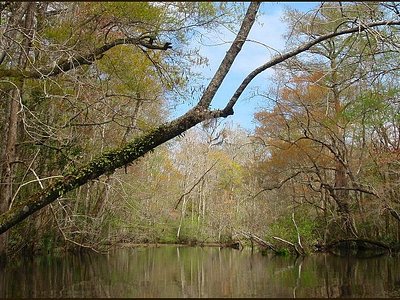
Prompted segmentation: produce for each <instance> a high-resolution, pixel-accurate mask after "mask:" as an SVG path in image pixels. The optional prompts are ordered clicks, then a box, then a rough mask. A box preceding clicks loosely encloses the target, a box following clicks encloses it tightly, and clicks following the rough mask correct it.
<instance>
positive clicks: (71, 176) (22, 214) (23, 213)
mask: <svg viewBox="0 0 400 300" xmlns="http://www.w3.org/2000/svg"><path fill="white" fill-rule="evenodd" d="M259 6H260V3H259V2H252V3H251V4H250V5H249V8H248V10H247V13H246V15H245V17H244V20H243V22H242V25H241V28H240V31H239V33H238V35H237V37H236V38H235V40H234V42H233V43H232V45H231V47H230V48H229V50H228V52H227V53H226V55H225V58H224V59H223V61H222V63H221V65H220V66H219V68H218V70H217V72H216V73H215V75H214V77H213V79H212V80H211V82H210V84H209V85H208V87H207V89H206V90H205V92H204V93H203V95H202V97H201V99H200V101H199V103H198V104H197V105H196V107H195V108H193V109H191V110H190V111H188V112H187V113H186V114H184V115H183V116H181V117H179V118H177V119H176V120H174V121H171V122H169V123H167V124H164V125H161V126H159V127H157V128H155V129H153V130H150V131H149V132H147V133H145V134H143V135H141V136H139V137H137V138H135V139H133V140H132V141H131V142H130V143H128V144H126V145H125V146H124V147H122V148H119V149H115V150H112V151H109V152H107V153H104V154H103V155H101V156H100V157H98V158H97V159H94V160H92V161H91V162H89V163H88V164H86V165H84V166H82V167H80V168H78V169H76V170H73V171H71V172H68V173H66V174H64V178H63V179H61V180H59V181H56V182H55V183H53V184H52V185H50V186H48V187H47V188H46V189H44V190H43V191H41V192H39V193H37V194H35V195H33V196H31V197H30V198H29V199H27V200H25V201H22V202H21V204H19V205H16V206H14V207H12V208H11V209H10V210H9V211H7V212H6V213H3V214H2V215H0V234H1V233H4V232H6V231H7V230H8V229H10V228H11V227H12V226H14V225H15V224H17V223H19V222H21V221H22V220H24V219H25V218H27V217H28V216H30V215H31V214H33V213H34V212H36V211H38V210H40V209H41V208H43V207H45V206H46V205H48V204H50V203H52V202H53V201H55V200H57V199H58V198H59V197H60V196H62V195H64V194H65V193H67V192H69V191H72V190H74V189H75V188H77V187H79V186H81V185H83V184H85V183H86V182H88V181H90V180H93V179H96V178H98V177H99V176H101V175H103V174H108V173H112V172H114V170H115V169H117V168H120V167H123V166H126V165H128V164H130V163H132V162H133V161H135V160H136V159H138V158H140V157H141V156H143V155H144V154H146V153H147V152H149V151H151V150H153V149H154V148H155V147H157V146H159V145H161V144H163V143H165V142H166V141H168V140H171V139H173V138H174V137H176V136H178V135H180V134H182V133H183V132H185V131H186V130H188V129H189V128H191V127H193V126H195V125H196V124H199V123H200V122H202V121H204V120H207V119H210V118H218V117H227V116H229V115H232V114H233V107H234V105H235V104H236V102H237V100H238V99H239V97H240V95H241V94H242V93H243V91H244V90H245V88H246V87H247V86H248V84H249V83H250V82H251V81H252V80H253V79H254V78H255V77H256V76H257V75H258V74H260V73H262V72H263V71H265V70H267V69H268V68H270V67H273V66H275V65H277V64H279V63H281V62H283V61H285V60H287V59H289V58H291V57H294V56H296V55H297V54H299V53H302V52H304V51H307V50H308V49H310V48H311V47H312V46H314V45H316V44H318V43H320V42H322V41H324V40H327V39H330V38H332V37H335V36H340V35H344V34H349V33H355V32H361V31H365V30H367V29H368V28H371V27H377V26H388V25H400V21H380V22H373V23H370V24H360V26H357V27H354V28H348V29H344V30H342V31H335V32H332V33H329V34H326V35H322V36H319V37H317V38H315V39H313V40H311V41H309V42H306V43H304V44H303V45H301V46H300V47H298V48H296V49H294V50H292V51H289V52H287V53H285V54H282V55H279V56H277V57H275V58H273V59H271V60H270V61H269V62H267V63H265V64H263V65H262V66H260V67H258V68H256V69H255V70H254V71H252V72H251V73H250V74H249V75H248V76H247V77H246V78H245V79H244V80H243V82H242V83H241V84H240V86H239V87H238V89H237V90H236V91H235V93H234V95H233V96H232V98H231V99H230V100H229V101H228V102H227V105H226V106H225V108H224V109H222V110H214V111H211V110H210V109H209V106H210V103H211V101H212V100H213V98H214V96H215V94H216V92H217V90H218V89H219V87H220V85H221V84H222V82H223V80H224V78H225V76H226V75H227V73H228V71H229V69H230V67H231V66H232V64H233V62H234V60H235V58H236V56H237V55H238V53H239V52H240V50H241V48H242V46H243V45H244V43H245V41H246V39H247V36H248V34H249V31H250V29H251V27H252V25H253V24H254V21H255V16H256V14H257V11H258V8H259ZM100 50H101V51H103V50H104V49H100ZM104 51H107V49H106V50H104ZM88 58H89V60H88V61H90V60H91V59H93V57H91V56H90V57H88ZM82 63H83V61H82ZM66 64H68V66H67V65H66V66H67V67H71V68H75V67H76V65H75V64H74V63H73V62H72V64H71V63H70V62H66ZM3 71H4V70H1V72H3ZM63 71H67V70H64V69H63ZM4 72H5V71H4ZM3 76H10V77H13V76H16V77H18V76H21V73H19V75H18V74H17V75H13V74H11V73H10V74H6V75H4V74H3ZM23 76H25V75H23ZM0 77H1V74H0Z"/></svg>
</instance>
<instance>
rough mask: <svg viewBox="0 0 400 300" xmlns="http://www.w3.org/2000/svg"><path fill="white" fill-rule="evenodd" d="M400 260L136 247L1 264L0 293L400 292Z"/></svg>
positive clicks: (270, 294)
mask: <svg viewBox="0 0 400 300" xmlns="http://www.w3.org/2000/svg"><path fill="white" fill-rule="evenodd" d="M399 270H400V258H399V257H389V256H383V257H377V258H370V259H356V258H353V257H333V256H328V255H322V254H319V255H313V256H311V257H306V258H304V259H294V258H290V257H276V256H262V255H260V254H258V253H255V254H251V252H250V251H246V250H245V251H237V250H232V249H219V248H200V247H199V248H184V247H183V248H177V247H160V248H136V249H121V250H117V251H115V252H113V253H110V254H109V255H95V254H85V255H63V256H46V257H37V258H35V259H33V260H24V261H19V262H18V263H15V264H14V265H8V266H7V267H6V268H5V269H3V270H0V297H14V298H15V297H26V298H32V297H185V298H186V297H285V298H292V297H399V296H400V272H399Z"/></svg>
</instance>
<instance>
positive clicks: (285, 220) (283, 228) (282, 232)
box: [267, 209, 319, 252]
mask: <svg viewBox="0 0 400 300" xmlns="http://www.w3.org/2000/svg"><path fill="white" fill-rule="evenodd" d="M295 221H296V224H297V227H298V230H299V234H300V239H301V243H302V245H303V247H307V248H311V246H313V245H314V244H316V243H317V241H318V238H319V237H318V232H317V229H318V227H319V224H318V223H317V221H316V220H315V219H314V218H313V216H312V215H311V214H310V213H309V212H307V210H306V209H302V210H301V212H297V213H296V214H295ZM273 236H276V237H279V238H282V239H285V240H287V241H289V242H292V243H296V242H297V231H296V227H295V226H294V224H293V221H292V215H291V214H290V213H285V214H284V215H282V216H281V217H280V218H278V219H277V220H276V221H275V222H274V223H273V224H272V225H271V226H270V227H269V228H268V233H267V237H268V240H270V241H271V242H272V243H276V240H275V239H272V237H273ZM286 250H287V249H286ZM282 251H284V252H285V250H284V249H283V250H282Z"/></svg>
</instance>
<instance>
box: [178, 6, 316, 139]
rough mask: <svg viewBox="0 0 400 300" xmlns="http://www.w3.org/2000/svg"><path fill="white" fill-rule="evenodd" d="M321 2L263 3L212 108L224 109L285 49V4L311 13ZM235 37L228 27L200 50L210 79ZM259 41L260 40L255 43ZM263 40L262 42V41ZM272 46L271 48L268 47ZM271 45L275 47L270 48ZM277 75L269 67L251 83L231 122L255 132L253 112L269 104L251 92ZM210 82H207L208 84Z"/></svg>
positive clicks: (180, 111) (183, 108) (181, 109)
mask: <svg viewBox="0 0 400 300" xmlns="http://www.w3.org/2000/svg"><path fill="white" fill-rule="evenodd" d="M318 3H319V2H263V3H262V5H261V8H260V12H261V14H260V16H259V17H258V21H257V22H256V23H255V24H254V26H253V28H252V30H251V32H250V35H249V41H248V42H246V44H245V45H244V46H243V48H242V51H241V52H240V53H239V55H238V57H237V59H236V61H235V62H234V64H233V66H232V68H231V70H230V72H229V74H228V76H227V77H226V78H225V80H224V82H223V83H222V86H221V87H220V89H219V91H218V93H217V94H216V96H215V98H214V100H213V104H212V108H223V107H224V106H225V104H226V102H227V101H228V100H229V99H230V97H231V96H232V94H233V93H234V92H235V90H236V88H237V87H238V86H239V84H240V83H241V82H242V80H243V79H244V78H245V77H246V76H247V75H248V74H249V73H250V72H251V71H252V70H254V69H255V68H257V67H258V66H260V65H261V64H263V63H265V62H267V61H268V60H269V59H270V58H271V57H272V56H273V55H274V54H276V53H277V52H276V51H274V50H272V49H276V50H278V51H282V50H284V45H285V41H284V38H283V34H284V33H285V32H286V29H287V27H286V24H285V23H284V22H283V21H282V16H283V12H284V8H285V6H288V7H293V8H296V9H298V10H300V11H304V12H307V11H309V10H311V9H313V8H315V7H317V5H318ZM233 38H234V34H232V33H230V32H229V31H227V30H224V31H223V32H222V34H221V35H219V36H214V37H211V38H210V40H209V41H205V42H206V43H207V44H208V45H212V44H213V45H215V46H200V53H201V54H202V55H203V56H205V57H207V58H208V60H209V65H208V66H204V67H203V68H200V69H199V71H200V72H201V73H202V74H203V76H205V77H208V78H210V77H211V76H212V75H213V74H214V72H215V70H216V69H217V68H218V66H219V64H220V62H221V61H222V59H223V56H224V55H225V52H226V51H227V49H228V48H229V46H230V44H229V42H231V41H232V40H233ZM255 41H256V42H255ZM260 43H261V44H260ZM267 46H268V47H267ZM269 47H271V48H272V49H271V48H269ZM272 74H273V71H272V70H267V71H265V72H264V73H262V74H260V75H258V77H256V78H255V79H254V80H253V81H252V83H251V84H250V85H249V86H248V88H247V90H246V91H245V93H244V94H243V95H242V96H241V98H240V99H239V101H238V103H237V104H236V106H235V109H234V111H235V114H234V115H233V116H230V117H228V118H227V119H226V121H227V122H233V123H236V124H239V125H240V126H241V127H243V128H245V129H247V130H249V131H252V130H253V129H254V127H255V124H254V122H253V115H254V113H255V112H256V111H257V110H258V109H259V108H260V107H267V105H268V103H267V102H266V100H265V99H263V98H261V97H250V95H251V91H252V90H254V89H255V88H258V87H259V88H260V89H263V90H266V89H267V88H268V86H269V85H270V80H269V78H270V77H271V75H272ZM207 83H208V81H207V82H205V85H207ZM196 100H197V99H192V101H190V102H185V103H183V104H180V105H178V106H177V107H176V108H175V109H174V110H173V111H172V116H171V117H177V116H179V115H182V114H183V113H185V112H186V111H187V110H188V108H189V107H190V106H191V105H194V104H195V102H196Z"/></svg>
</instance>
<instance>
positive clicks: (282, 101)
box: [0, 2, 400, 256]
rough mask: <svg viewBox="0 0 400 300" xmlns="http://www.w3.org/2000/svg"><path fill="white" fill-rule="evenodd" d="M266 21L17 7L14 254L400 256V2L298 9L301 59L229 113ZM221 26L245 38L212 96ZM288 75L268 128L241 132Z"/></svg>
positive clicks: (1, 65) (10, 21) (2, 189)
mask: <svg viewBox="0 0 400 300" xmlns="http://www.w3.org/2000/svg"><path fill="white" fill-rule="evenodd" d="M261 5H262V4H261ZM259 6H260V3H235V2H234V3H216V2H215V3H213V2H154V3H152V2H126V3H124V2H108V3H106V2H76V3H74V2H62V3H57V2H15V3H14V2H1V3H0V17H1V25H0V26H1V27H0V30H1V38H0V97H1V101H0V134H1V140H2V143H1V144H0V148H1V149H0V151H1V153H0V155H1V156H0V157H1V158H0V176H1V185H0V213H1V215H0V231H1V232H2V234H1V235H0V252H1V253H2V254H3V255H5V254H6V255H8V256H15V255H19V254H21V253H36V252H49V251H53V250H55V249H60V248H63V249H78V248H88V249H92V250H94V251H106V250H107V249H109V247H113V246H115V245H120V244H121V243H188V244H206V243H209V242H214V243H232V242H236V241H240V242H241V243H244V244H245V243H246V241H251V242H254V241H257V240H255V239H257V238H259V239H261V240H262V243H264V244H265V245H267V246H271V248H273V249H274V250H276V249H278V248H280V249H283V248H287V249H288V250H290V251H292V250H293V249H295V250H296V251H298V252H301V253H309V252H311V251H313V250H315V249H317V248H318V249H322V248H324V247H326V246H327V245H329V244H331V243H334V242H336V241H340V240H354V241H370V242H372V243H376V245H379V246H382V247H390V248H395V247H396V245H398V244H399V243H400V148H399V147H400V102H399V99H400V98H399V92H400V90H399V88H400V86H399V82H400V81H399V75H400V74H399V57H400V55H399V51H400V50H399V49H400V48H399V46H400V35H399V25H400V12H399V10H400V5H399V4H398V3H392V2H360V3H359V2H351V3H343V2H323V3H321V4H320V5H318V6H316V7H315V9H314V10H312V11H309V12H307V13H304V12H299V11H296V10H293V9H287V10H286V13H285V19H284V20H283V21H282V22H286V24H287V25H288V28H289V30H288V32H287V35H286V37H285V38H286V39H287V43H286V50H285V51H286V52H282V53H277V54H276V55H275V56H274V57H273V58H272V59H271V60H270V61H267V59H266V63H265V64H264V65H261V66H260V67H259V68H257V69H255V70H254V71H253V72H252V73H250V74H244V75H245V80H244V81H243V83H242V84H241V85H240V86H238V87H232V95H233V96H232V98H231V99H226V107H225V108H224V109H219V110H212V109H210V104H211V102H212V100H213V97H214V95H215V93H216V91H217V90H218V88H219V87H220V86H221V84H222V81H223V79H224V77H225V76H226V74H227V73H228V71H229V69H230V67H231V65H232V64H233V62H234V61H235V58H236V56H237V55H240V50H241V48H242V46H243V44H244V43H246V39H247V36H248V33H249V31H250V29H251V27H252V25H253V23H254V22H256V17H257V13H258V10H259ZM238 20H240V22H238ZM222 27H224V28H228V29H230V30H232V31H234V32H235V33H237V35H236V38H235V39H234V40H233V41H232V42H231V46H230V48H229V50H228V51H227V53H226V56H225V57H224V59H223V61H222V62H221V65H220V67H219V68H218V70H217V71H216V73H215V75H214V77H213V78H212V79H210V80H209V81H207V82H206V84H205V87H204V80H205V79H204V78H203V76H202V74H198V73H196V71H195V70H197V69H196V68H194V66H196V65H198V66H200V65H203V64H206V63H207V57H202V56H201V55H200V54H199V51H198V49H196V48H193V47H192V44H191V42H190V41H191V40H193V39H196V38H199V37H201V35H208V34H214V33H216V32H218V31H219V30H220V29H221V28H222ZM249 59H250V58H249ZM271 68H273V70H274V74H275V75H274V78H273V86H272V87H269V88H268V89H266V88H265V89H263V87H259V89H258V91H259V95H258V96H260V97H264V98H265V103H266V105H265V107H264V108H260V111H259V112H257V113H256V114H255V115H254V116H249V118H254V119H255V121H256V122H257V125H256V129H255V130H254V131H253V132H250V131H248V130H244V129H243V128H240V127H239V126H237V125H235V124H233V123H231V122H229V115H232V114H233V113H234V105H235V103H236V101H240V100H239V98H240V96H241V95H242V93H243V91H244V90H245V89H246V88H247V86H248V85H249V84H250V85H251V81H252V79H253V78H255V77H256V76H257V75H258V74H260V73H262V72H263V71H265V70H267V69H271ZM246 76H247V77H246ZM190 101H192V102H194V103H197V104H195V105H194V108H193V109H190V110H189V111H188V112H187V113H185V114H184V115H182V116H181V117H179V118H177V119H175V120H172V121H170V120H171V118H170V116H169V114H170V112H171V107H173V106H174V105H175V104H178V103H182V102H190ZM226 121H227V122H226Z"/></svg>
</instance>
